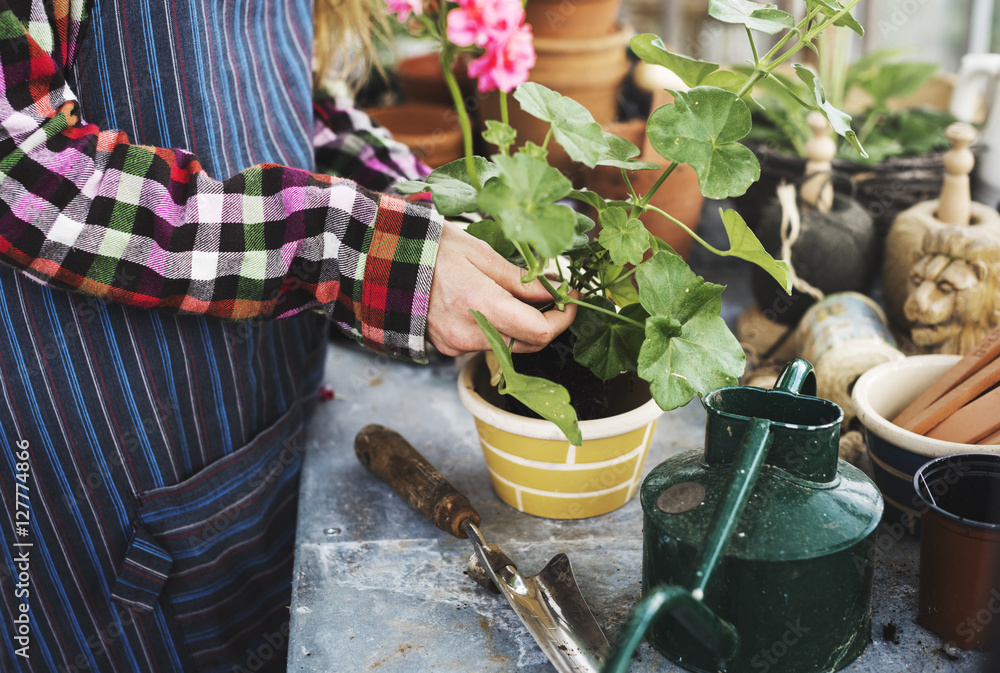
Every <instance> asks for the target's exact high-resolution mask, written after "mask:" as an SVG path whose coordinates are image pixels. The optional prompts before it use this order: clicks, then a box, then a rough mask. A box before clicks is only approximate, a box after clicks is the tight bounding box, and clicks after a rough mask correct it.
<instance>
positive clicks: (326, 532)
mask: <svg viewBox="0 0 1000 673" xmlns="http://www.w3.org/2000/svg"><path fill="white" fill-rule="evenodd" d="M323 535H328V536H330V537H333V536H334V535H340V529H339V528H333V527H331V528H324V529H323Z"/></svg>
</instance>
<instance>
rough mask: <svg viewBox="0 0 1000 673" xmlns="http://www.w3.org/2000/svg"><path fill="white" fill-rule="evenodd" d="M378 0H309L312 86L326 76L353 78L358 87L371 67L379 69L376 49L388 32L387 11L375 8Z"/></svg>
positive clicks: (319, 82)
mask: <svg viewBox="0 0 1000 673" xmlns="http://www.w3.org/2000/svg"><path fill="white" fill-rule="evenodd" d="M380 1H381V0H313V3H314V4H313V87H314V88H319V86H320V85H321V84H322V82H323V80H324V79H326V78H327V77H335V78H342V79H347V80H353V84H354V86H355V87H358V86H360V85H361V84H362V83H364V80H365V78H366V77H367V75H368V72H369V69H370V68H371V67H372V66H374V67H375V68H376V70H378V71H379V72H381V71H382V64H381V63H380V62H379V60H378V59H377V58H376V49H377V45H378V43H379V41H385V40H387V39H388V35H389V34H390V33H389V20H388V12H387V11H386V10H385V8H384V7H383V8H382V11H378V10H377V9H376V8H375V3H376V2H380ZM335 64H336V65H335ZM334 67H335V70H334V71H333V72H331V68H334Z"/></svg>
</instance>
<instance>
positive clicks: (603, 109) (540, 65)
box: [483, 26, 629, 178]
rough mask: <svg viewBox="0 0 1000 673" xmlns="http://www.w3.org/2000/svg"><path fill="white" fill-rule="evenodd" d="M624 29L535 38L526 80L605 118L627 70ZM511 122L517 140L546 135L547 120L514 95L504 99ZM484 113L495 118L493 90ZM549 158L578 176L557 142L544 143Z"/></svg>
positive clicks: (615, 102) (497, 105) (612, 112)
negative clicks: (591, 35) (533, 58)
mask: <svg viewBox="0 0 1000 673" xmlns="http://www.w3.org/2000/svg"><path fill="white" fill-rule="evenodd" d="M628 39H629V35H628V33H627V32H626V31H625V29H624V28H623V27H621V26H618V27H617V29H616V30H615V32H613V33H610V34H608V35H602V36H600V37H594V38H587V39H580V40H575V39H573V40H561V39H554V38H536V39H535V41H534V44H535V52H536V54H537V55H538V60H537V61H536V62H535V67H534V68H533V69H532V70H531V75H530V77H529V80H530V81H532V82H538V83H539V84H542V85H544V86H547V87H548V88H550V89H552V90H553V91H558V92H559V93H561V94H562V95H564V96H569V97H570V98H572V99H573V100H575V101H576V102H578V103H580V105H582V106H584V107H585V108H587V109H588V110H589V111H590V114H592V115H593V116H594V120H595V121H596V122H597V123H598V124H610V123H611V122H613V121H614V120H615V115H616V114H617V110H618V99H617V92H618V87H619V86H621V83H622V81H623V80H624V79H625V75H626V74H627V73H628V68H629V64H628V57H627V53H626V47H627V45H628ZM507 100H508V109H509V113H510V117H509V118H510V123H511V126H513V127H514V128H515V129H517V142H518V144H523V143H524V142H525V141H526V140H530V141H532V142H534V143H536V144H538V145H541V144H542V143H543V142H544V141H545V135H546V134H547V133H548V130H549V125H548V124H547V123H545V122H542V121H540V120H538V119H536V118H535V117H533V116H531V115H529V114H528V113H526V112H524V111H523V110H521V106H520V105H519V104H518V102H517V101H516V100H514V98H513V97H509V98H508V99H507ZM483 113H484V117H483V118H484V119H499V118H500V102H499V99H498V98H497V96H488V97H486V98H485V99H484V100H483ZM549 163H551V164H552V165H553V166H555V167H556V168H558V169H559V170H561V171H563V172H565V173H569V174H570V175H571V178H573V177H578V176H579V174H580V169H579V168H577V167H574V165H573V161H572V160H570V158H569V156H568V155H567V154H566V153H565V151H563V149H562V148H561V147H559V145H558V144H557V143H556V142H555V141H552V142H550V143H549Z"/></svg>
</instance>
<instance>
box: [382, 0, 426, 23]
mask: <svg viewBox="0 0 1000 673" xmlns="http://www.w3.org/2000/svg"><path fill="white" fill-rule="evenodd" d="M386 4H387V5H388V6H389V11H390V12H392V13H393V14H396V15H398V16H399V20H400V21H406V20H407V19H408V18H409V17H410V12H413V14H415V15H417V16H420V15H421V14H423V13H424V5H423V0H386Z"/></svg>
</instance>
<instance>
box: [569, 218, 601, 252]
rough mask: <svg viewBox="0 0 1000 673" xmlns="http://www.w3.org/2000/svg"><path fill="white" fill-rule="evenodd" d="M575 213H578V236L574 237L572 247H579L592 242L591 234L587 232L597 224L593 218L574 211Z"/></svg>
mask: <svg viewBox="0 0 1000 673" xmlns="http://www.w3.org/2000/svg"><path fill="white" fill-rule="evenodd" d="M574 214H575V215H576V236H575V237H574V238H573V244H572V245H571V246H570V247H572V248H579V247H580V246H581V245H587V243H589V242H590V236H588V235H587V232H589V231H592V230H593V229H594V227H595V226H596V225H595V224H594V221H593V220H592V219H590V218H589V217H587V216H586V215H584V214H583V213H578V212H575V211H574Z"/></svg>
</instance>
